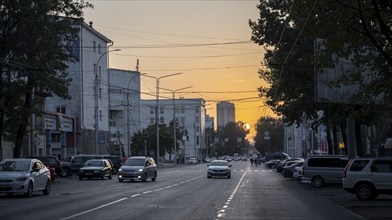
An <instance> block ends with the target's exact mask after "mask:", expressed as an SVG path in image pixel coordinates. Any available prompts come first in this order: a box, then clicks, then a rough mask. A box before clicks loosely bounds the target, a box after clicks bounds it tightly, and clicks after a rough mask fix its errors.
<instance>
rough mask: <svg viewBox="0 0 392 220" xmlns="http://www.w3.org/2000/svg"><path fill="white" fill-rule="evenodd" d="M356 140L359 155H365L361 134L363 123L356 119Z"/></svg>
mask: <svg viewBox="0 0 392 220" xmlns="http://www.w3.org/2000/svg"><path fill="white" fill-rule="evenodd" d="M355 142H356V150H357V156H359V157H363V156H364V151H363V147H362V146H363V145H362V135H361V124H360V123H358V122H357V121H355Z"/></svg>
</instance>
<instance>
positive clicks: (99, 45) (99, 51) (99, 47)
mask: <svg viewBox="0 0 392 220" xmlns="http://www.w3.org/2000/svg"><path fill="white" fill-rule="evenodd" d="M98 53H99V54H101V44H98Z"/></svg>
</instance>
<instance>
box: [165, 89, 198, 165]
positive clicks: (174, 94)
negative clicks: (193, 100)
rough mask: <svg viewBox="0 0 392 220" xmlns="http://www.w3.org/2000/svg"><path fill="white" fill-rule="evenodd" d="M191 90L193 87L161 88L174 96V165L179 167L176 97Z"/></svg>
mask: <svg viewBox="0 0 392 220" xmlns="http://www.w3.org/2000/svg"><path fill="white" fill-rule="evenodd" d="M189 88H192V86H187V87H184V88H181V89H174V90H172V89H164V88H161V89H163V90H167V91H170V92H171V93H172V95H173V136H174V137H173V139H174V140H173V146H174V164H175V165H177V131H176V103H175V100H176V97H175V96H176V92H178V91H181V90H185V89H189Z"/></svg>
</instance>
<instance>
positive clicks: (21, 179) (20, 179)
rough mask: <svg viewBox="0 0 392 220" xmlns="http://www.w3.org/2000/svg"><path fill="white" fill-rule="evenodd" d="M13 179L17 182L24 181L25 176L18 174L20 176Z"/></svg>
mask: <svg viewBox="0 0 392 220" xmlns="http://www.w3.org/2000/svg"><path fill="white" fill-rule="evenodd" d="M15 180H16V181H18V182H24V181H26V180H27V176H20V177H18V178H16V179H15Z"/></svg>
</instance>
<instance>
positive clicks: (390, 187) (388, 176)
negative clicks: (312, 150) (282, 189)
mask: <svg viewBox="0 0 392 220" xmlns="http://www.w3.org/2000/svg"><path fill="white" fill-rule="evenodd" d="M264 164H265V166H266V167H269V168H275V169H276V170H277V172H280V173H282V174H283V176H284V177H286V178H292V179H294V180H300V181H302V182H304V183H308V184H311V185H313V186H314V187H322V186H324V185H327V184H342V188H343V190H345V191H347V192H349V193H353V194H355V195H356V196H357V198H358V199H360V200H370V199H374V198H376V197H377V196H378V195H379V194H391V195H392V157H372V158H370V157H369V158H367V157H365V158H354V159H351V160H349V159H348V157H347V156H309V157H306V158H305V159H302V158H295V159H293V158H286V159H283V160H279V159H272V160H269V161H266V162H265V163H264Z"/></svg>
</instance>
